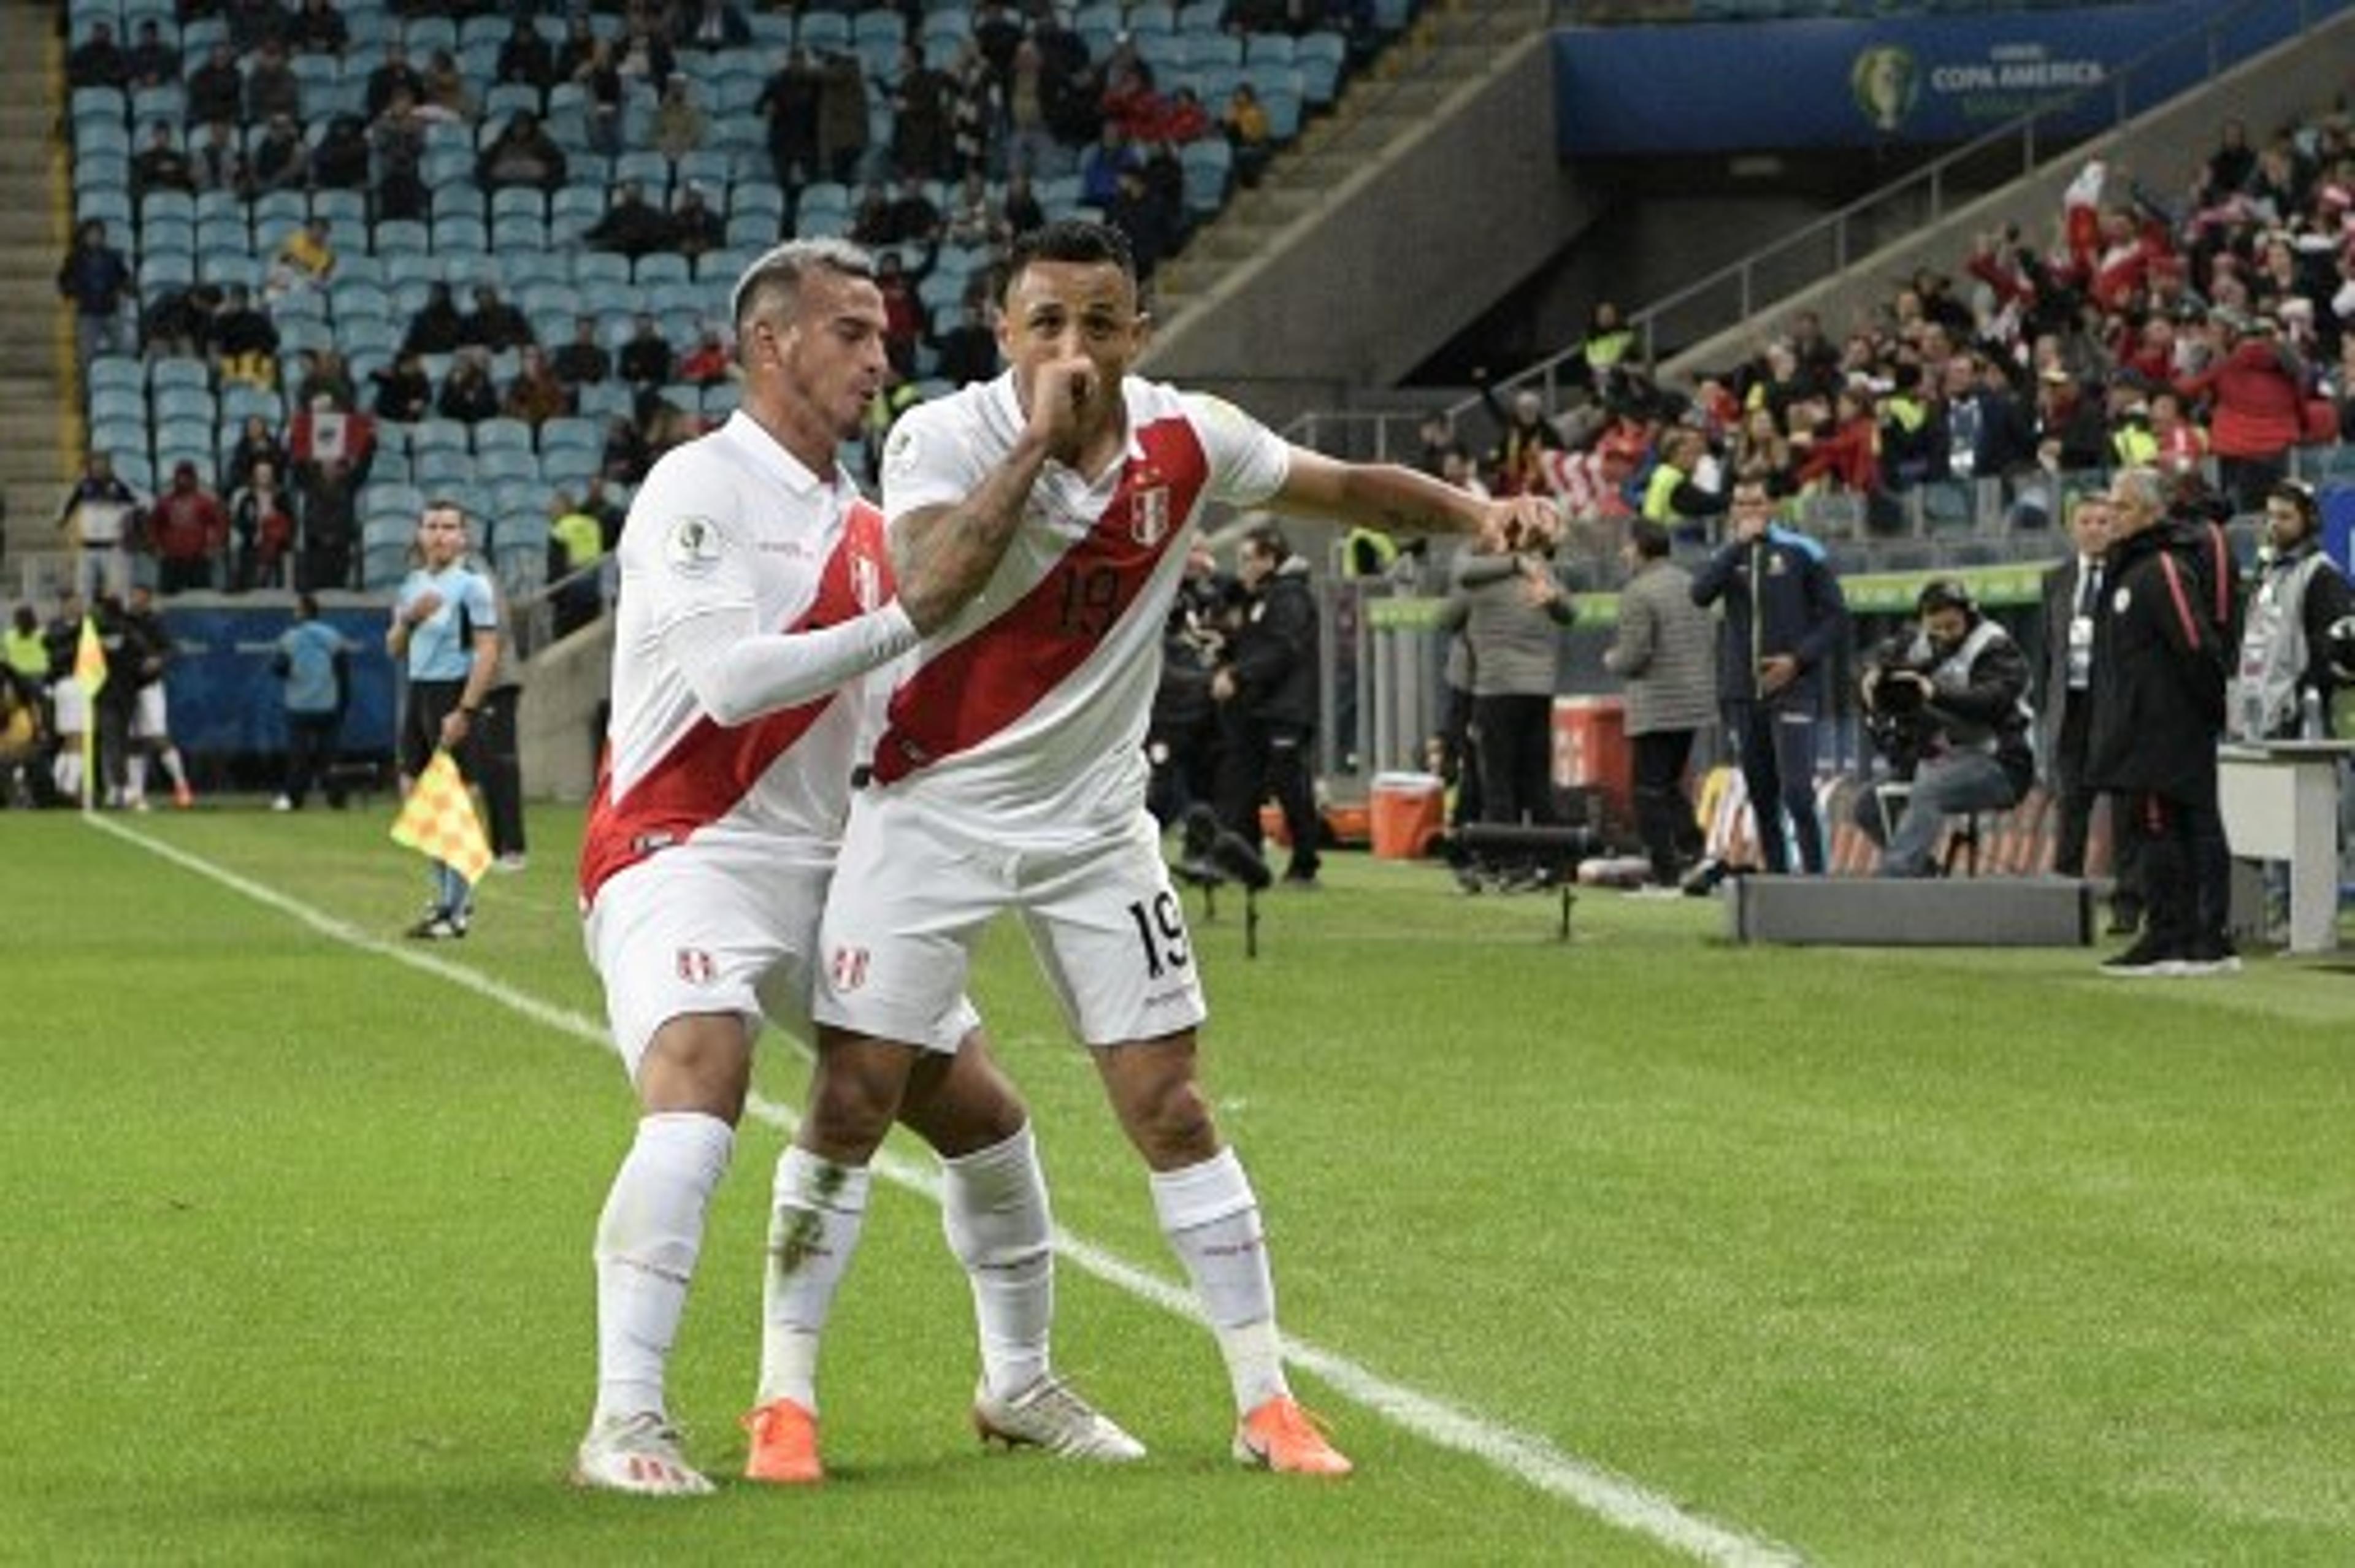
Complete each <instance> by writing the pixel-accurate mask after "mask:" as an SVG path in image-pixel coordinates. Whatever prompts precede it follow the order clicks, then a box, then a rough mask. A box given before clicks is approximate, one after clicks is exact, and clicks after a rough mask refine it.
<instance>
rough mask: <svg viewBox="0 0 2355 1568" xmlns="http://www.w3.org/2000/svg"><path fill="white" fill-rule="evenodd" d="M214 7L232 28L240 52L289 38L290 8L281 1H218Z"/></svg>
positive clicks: (232, 42) (231, 41)
mask: <svg viewBox="0 0 2355 1568" xmlns="http://www.w3.org/2000/svg"><path fill="white" fill-rule="evenodd" d="M214 10H215V11H216V12H217V13H218V15H219V16H220V19H221V21H222V22H223V23H225V24H226V25H227V26H228V27H229V42H230V43H231V44H233V45H235V46H236V48H237V52H238V53H240V54H251V53H252V52H253V51H254V50H256V49H258V48H261V46H262V45H263V44H265V43H279V44H283V43H284V42H285V41H286V23H287V15H286V8H285V7H284V6H283V5H281V4H280V0H218V5H216V6H214Z"/></svg>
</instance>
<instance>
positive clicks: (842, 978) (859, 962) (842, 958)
mask: <svg viewBox="0 0 2355 1568" xmlns="http://www.w3.org/2000/svg"><path fill="white" fill-rule="evenodd" d="M830 967H831V972H832V978H833V980H834V988H835V989H836V990H837V991H855V990H857V989H858V987H861V986H864V985H865V984H867V949H865V948H864V947H837V948H836V949H835V950H834V957H833V959H832V961H831V965H830Z"/></svg>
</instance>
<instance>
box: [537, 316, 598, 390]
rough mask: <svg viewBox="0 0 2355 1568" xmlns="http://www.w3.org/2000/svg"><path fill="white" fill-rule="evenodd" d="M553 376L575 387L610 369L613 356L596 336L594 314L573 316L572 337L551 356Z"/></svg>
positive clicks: (592, 382)
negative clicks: (554, 373)
mask: <svg viewBox="0 0 2355 1568" xmlns="http://www.w3.org/2000/svg"><path fill="white" fill-rule="evenodd" d="M549 363H550V364H551V365H552V366H554V368H555V370H556V379H558V380H559V381H561V382H563V383H564V384H565V385H566V386H568V387H571V388H574V389H579V388H581V387H591V386H595V385H596V384H598V383H599V382H601V381H602V380H604V379H605V378H607V377H608V376H611V375H612V374H613V354H612V353H611V351H609V350H608V349H607V348H606V347H605V346H604V344H602V343H601V342H599V341H598V338H597V318H596V317H595V316H593V315H581V316H575V317H574V318H573V321H572V340H571V341H570V342H569V343H566V344H563V345H561V346H560V347H558V349H557V350H556V353H555V354H554V355H553V356H552V357H550V360H549Z"/></svg>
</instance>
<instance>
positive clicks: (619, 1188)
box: [596, 1112, 736, 1416]
mask: <svg viewBox="0 0 2355 1568" xmlns="http://www.w3.org/2000/svg"><path fill="white" fill-rule="evenodd" d="M735 1146H736V1132H735V1129H734V1128H732V1127H730V1125H728V1124H727V1123H725V1122H723V1121H721V1120H719V1118H718V1117H717V1116H707V1115H700V1114H697V1113H691V1112H681V1113H661V1114H657V1115H649V1116H645V1117H643V1118H641V1119H640V1120H639V1122H638V1135H637V1139H636V1141H635V1142H634V1143H633V1144H631V1146H630V1152H629V1154H628V1155H627V1156H626V1157H623V1161H622V1168H621V1169H620V1170H619V1171H618V1172H616V1173H615V1174H614V1177H613V1190H612V1191H611V1192H609V1193H608V1194H607V1195H606V1198H605V1211H604V1213H603V1214H602V1216H600V1218H599V1219H598V1221H597V1254H596V1256H597V1413H598V1414H599V1415H600V1416H620V1415H627V1414H630V1413H634V1412H641V1411H651V1412H654V1413H657V1414H660V1413H663V1411H664V1404H663V1369H664V1366H665V1363H666V1361H667V1360H669V1357H670V1347H671V1341H672V1340H673V1339H676V1338H677V1335H678V1320H679V1315H680V1313H681V1312H682V1311H684V1310H685V1308H686V1306H687V1282H688V1281H689V1280H690V1279H692V1278H693V1277H694V1275H695V1260H696V1254H697V1253H698V1252H700V1251H701V1250H702V1245H703V1216H704V1211H705V1210H706V1208H707V1207H708V1206H709V1203H710V1200H711V1190H712V1189H713V1188H714V1187H716V1186H718V1185H719V1178H720V1176H721V1174H722V1173H723V1172H725V1171H726V1170H727V1168H728V1159H729V1156H730V1153H731V1152H732V1151H733V1150H734V1148H735Z"/></svg>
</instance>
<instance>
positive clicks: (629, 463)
mask: <svg viewBox="0 0 2355 1568" xmlns="http://www.w3.org/2000/svg"><path fill="white" fill-rule="evenodd" d="M653 462H654V453H653V451H652V449H650V448H649V447H648V446H647V445H646V437H645V432H644V431H641V430H640V429H639V428H638V421H635V420H634V419H632V418H630V417H629V416H628V415H627V414H615V415H613V417H612V418H611V419H609V420H607V421H605V447H604V450H603V452H602V453H600V454H599V456H598V459H597V472H598V473H600V474H601V475H604V477H606V478H608V479H611V480H612V481H613V483H615V484H617V485H635V484H636V483H637V482H638V481H639V480H641V479H644V478H645V476H646V469H647V467H648V466H649V465H651V464H653Z"/></svg>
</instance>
